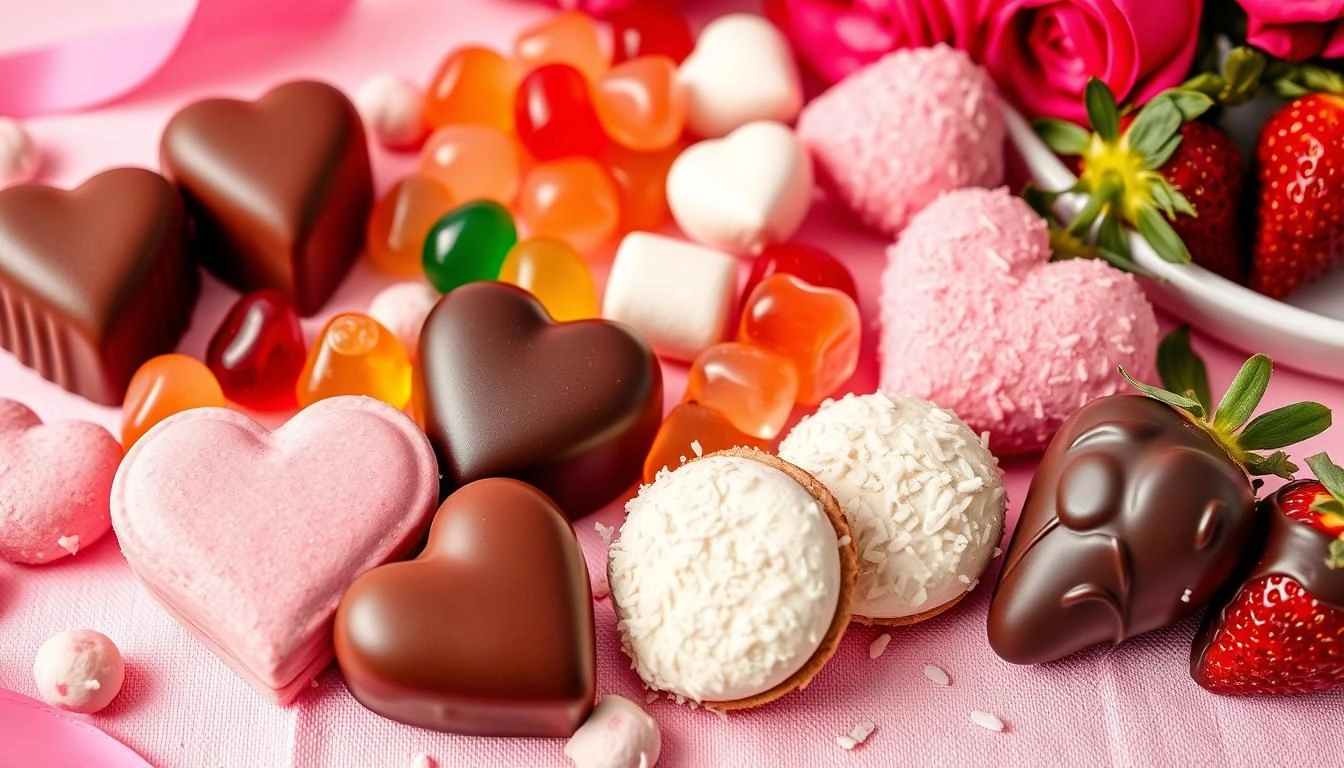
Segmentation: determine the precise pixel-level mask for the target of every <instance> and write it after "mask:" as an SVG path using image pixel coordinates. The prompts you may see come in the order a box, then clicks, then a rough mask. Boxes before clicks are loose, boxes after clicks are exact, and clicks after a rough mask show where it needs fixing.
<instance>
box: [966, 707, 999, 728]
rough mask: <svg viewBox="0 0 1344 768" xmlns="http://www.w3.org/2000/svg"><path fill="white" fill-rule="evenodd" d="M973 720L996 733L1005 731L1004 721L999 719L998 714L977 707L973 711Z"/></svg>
mask: <svg viewBox="0 0 1344 768" xmlns="http://www.w3.org/2000/svg"><path fill="white" fill-rule="evenodd" d="M971 722H972V723H975V724H976V725H978V726H980V727H981V728H984V729H986V730H989V731H994V732H995V733H1002V732H1003V721H1002V720H1000V719H999V716H998V715H995V714H993V713H991V712H981V711H980V710H978V709H977V710H975V711H973V712H971Z"/></svg>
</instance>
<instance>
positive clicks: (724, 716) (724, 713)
mask: <svg viewBox="0 0 1344 768" xmlns="http://www.w3.org/2000/svg"><path fill="white" fill-rule="evenodd" d="M705 709H707V710H709V711H710V712H713V713H714V714H716V715H718V716H719V719H720V720H722V721H723V722H725V723H726V722H728V711H727V710H724V709H715V708H714V707H705Z"/></svg>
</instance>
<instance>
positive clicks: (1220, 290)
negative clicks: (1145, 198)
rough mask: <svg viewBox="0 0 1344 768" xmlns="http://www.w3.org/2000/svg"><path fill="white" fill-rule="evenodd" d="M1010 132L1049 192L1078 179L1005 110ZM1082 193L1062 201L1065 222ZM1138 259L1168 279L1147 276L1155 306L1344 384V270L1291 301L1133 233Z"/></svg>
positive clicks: (1232, 341)
mask: <svg viewBox="0 0 1344 768" xmlns="http://www.w3.org/2000/svg"><path fill="white" fill-rule="evenodd" d="M1005 111H1006V113H1007V114H1006V117H1007V122H1008V133H1009V137H1010V139H1011V141H1012V142H1013V145H1014V146H1015V147H1016V148H1017V151H1018V154H1020V155H1021V157H1022V160H1023V161H1024V162H1025V163H1026V166H1027V170H1028V171H1030V173H1031V175H1032V178H1034V179H1035V180H1036V183H1037V185H1039V186H1040V187H1041V188H1042V189H1067V188H1069V187H1071V186H1073V184H1074V182H1075V181H1077V179H1076V178H1075V177H1074V175H1073V174H1072V173H1071V172H1070V171H1069V169H1068V168H1067V167H1065V166H1064V163H1062V162H1061V161H1060V160H1059V158H1058V157H1056V156H1055V154H1054V153H1053V152H1051V151H1050V148H1049V147H1047V146H1045V144H1044V142H1042V141H1041V140H1040V138H1039V137H1037V136H1036V133H1035V131H1033V130H1032V129H1031V126H1030V125H1029V124H1028V123H1027V122H1026V121H1025V120H1024V119H1022V116H1021V115H1019V114H1017V113H1016V112H1014V111H1013V110H1011V109H1006V110H1005ZM1080 205H1081V202H1080V201H1079V200H1078V198H1077V197H1069V198H1061V200H1060V203H1059V206H1058V207H1057V211H1058V213H1059V215H1060V216H1061V217H1064V218H1065V219H1066V220H1067V219H1068V218H1070V217H1072V216H1073V215H1074V214H1076V213H1077V211H1078V209H1079V207H1080ZM1128 236H1129V246H1130V250H1131V252H1132V254H1133V257H1134V261H1135V262H1136V263H1137V264H1138V265H1139V266H1140V267H1143V268H1144V269H1146V270H1147V271H1149V272H1151V273H1153V274H1154V275H1157V276H1158V277H1160V278H1162V279H1163V281H1162V282H1159V281H1155V280H1140V282H1141V283H1143V285H1144V288H1145V290H1146V291H1147V292H1148V296H1149V298H1151V299H1152V301H1153V303H1154V304H1156V305H1158V306H1159V307H1162V308H1163V309H1165V310H1166V311H1168V312H1170V313H1171V314H1173V315H1175V316H1177V317H1179V318H1181V319H1183V320H1185V321H1186V322H1188V323H1190V324H1191V325H1192V326H1194V327H1195V328H1197V329H1199V330H1200V331H1203V332H1204V333H1207V334H1208V335H1210V336H1213V337H1214V338H1217V339H1220V340H1221V341H1223V342H1225V343H1227V344H1229V345H1231V346H1234V347H1237V348H1238V349H1242V350H1245V351H1247V352H1248V353H1255V352H1264V353H1265V354H1267V355H1269V356H1270V357H1272V358H1273V359H1274V361H1275V362H1276V363H1279V364H1282V365H1286V366H1289V367H1291V368H1297V369H1298V370H1301V371H1306V372H1308V373H1314V374H1317V375H1319V376H1326V377H1329V378H1332V379H1339V380H1342V381H1344V269H1336V270H1334V272H1332V273H1331V274H1329V275H1327V276H1326V277H1324V278H1322V279H1321V280H1319V281H1317V282H1315V283H1312V284H1311V285H1309V286H1307V287H1305V288H1303V289H1301V290H1299V291H1297V292H1296V293H1294V294H1293V295H1292V296H1290V297H1289V298H1288V300H1287V301H1278V300H1276V299H1271V298H1269V297H1268V296H1263V295H1261V294H1259V293H1256V292H1255V291H1252V290H1251V289H1249V288H1246V287H1244V286H1241V285H1237V284H1236V283H1234V282H1232V281H1231V280H1227V279H1225V278H1222V277H1219V276H1218V275H1215V274H1214V273H1212V272H1210V271H1208V270H1207V269H1204V268H1203V267H1200V266H1197V265H1195V264H1172V263H1170V262H1167V261H1163V260H1162V258H1161V257H1159V256H1158V255H1157V253H1155V252H1154V251H1153V249H1152V248H1151V247H1150V246H1149V245H1148V243H1146V242H1145V241H1144V240H1143V238H1141V237H1139V235H1138V234H1137V233H1135V232H1129V233H1128Z"/></svg>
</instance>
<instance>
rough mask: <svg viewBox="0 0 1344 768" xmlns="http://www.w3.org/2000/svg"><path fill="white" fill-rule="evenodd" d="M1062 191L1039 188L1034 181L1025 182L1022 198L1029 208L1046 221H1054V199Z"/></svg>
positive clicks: (1057, 197) (1056, 198)
mask: <svg viewBox="0 0 1344 768" xmlns="http://www.w3.org/2000/svg"><path fill="white" fill-rule="evenodd" d="M1062 194H1064V193H1063V192H1051V191H1049V190H1045V189H1041V188H1040V187H1038V186H1036V184H1035V183H1034V182H1030V181H1029V182H1027V184H1026V186H1024V187H1022V199H1023V200H1025V201H1026V203H1027V205H1028V206H1030V207H1031V210H1033V211H1035V212H1036V213H1037V215H1039V216H1040V217H1041V218H1043V219H1045V220H1046V221H1048V222H1054V221H1055V210H1054V205H1055V201H1056V200H1058V199H1059V197H1060V195H1062Z"/></svg>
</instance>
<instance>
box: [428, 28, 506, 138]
mask: <svg viewBox="0 0 1344 768" xmlns="http://www.w3.org/2000/svg"><path fill="white" fill-rule="evenodd" d="M517 88H518V73H517V71H516V70H515V69H514V65H513V62H511V61H509V60H508V59H506V58H504V57H503V56H501V55H499V54H498V53H496V52H495V51H492V50H490V49H489V48H480V47H476V46H466V47H464V48H458V49H457V50H455V51H453V52H452V53H450V54H448V56H447V57H446V58H444V60H443V63H442V64H440V65H439V71H438V72H437V73H436V74H435V75H434V79H433V80H432V81H430V87H429V91H428V92H427V93H426V94H425V122H426V123H429V125H430V127H431V128H441V127H443V126H445V125H454V124H458V123H469V124H472V125H488V126H490V127H492V128H497V129H499V130H501V131H505V132H508V131H512V130H513V94H514V91H515V90H517Z"/></svg>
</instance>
